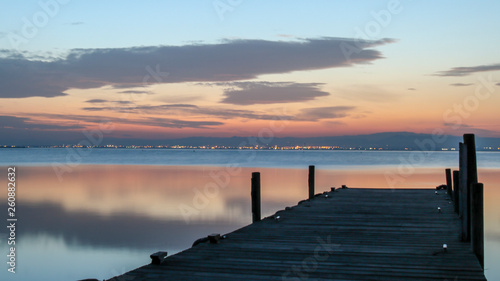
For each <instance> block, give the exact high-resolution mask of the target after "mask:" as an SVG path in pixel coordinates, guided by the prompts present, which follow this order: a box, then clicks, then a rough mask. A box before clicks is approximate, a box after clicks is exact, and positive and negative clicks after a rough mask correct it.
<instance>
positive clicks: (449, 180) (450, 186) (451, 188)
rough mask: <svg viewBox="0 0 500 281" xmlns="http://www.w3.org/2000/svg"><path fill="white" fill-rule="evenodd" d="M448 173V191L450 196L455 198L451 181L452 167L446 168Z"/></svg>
mask: <svg viewBox="0 0 500 281" xmlns="http://www.w3.org/2000/svg"><path fill="white" fill-rule="evenodd" d="M445 174H446V192H448V196H450V198H452V199H453V186H452V183H451V169H446V170H445Z"/></svg>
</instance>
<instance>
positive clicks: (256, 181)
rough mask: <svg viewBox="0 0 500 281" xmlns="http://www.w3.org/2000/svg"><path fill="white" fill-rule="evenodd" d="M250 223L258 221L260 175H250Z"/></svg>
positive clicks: (255, 173)
mask: <svg viewBox="0 0 500 281" xmlns="http://www.w3.org/2000/svg"><path fill="white" fill-rule="evenodd" d="M251 195H252V222H257V221H260V173H259V172H253V173H252V192H251Z"/></svg>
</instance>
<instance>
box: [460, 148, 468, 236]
mask: <svg viewBox="0 0 500 281" xmlns="http://www.w3.org/2000/svg"><path fill="white" fill-rule="evenodd" d="M459 153H460V157H459V167H460V170H459V184H458V187H459V193H460V195H459V200H460V203H459V212H458V214H459V217H460V230H461V231H460V233H461V234H460V237H461V240H462V241H464V242H468V241H470V235H469V233H470V224H469V222H470V221H469V214H470V211H469V210H470V202H469V191H468V188H467V146H466V145H465V144H464V143H460V144H459Z"/></svg>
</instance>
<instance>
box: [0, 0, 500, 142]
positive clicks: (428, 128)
mask: <svg viewBox="0 0 500 281" xmlns="http://www.w3.org/2000/svg"><path fill="white" fill-rule="evenodd" d="M0 11H1V12H0V99H1V100H0V135H1V137H0V144H1V145H4V144H7V145H11V144H14V145H15V144H18V145H26V144H31V145H34V144H58V143H61V142H62V143H69V142H73V143H77V142H78V141H79V140H82V139H85V134H84V133H83V132H85V131H87V132H94V133H95V132H96V131H97V132H101V133H102V134H103V135H104V136H105V137H108V138H113V139H120V138H122V139H127V138H133V139H155V140H158V139H172V138H181V137H189V136H217V137H230V136H257V135H259V134H264V133H267V134H272V135H273V136H280V137H281V136H297V137H300V136H338V135H357V134H370V133H378V132H400V131H408V132H415V133H433V132H438V131H441V130H442V131H444V132H446V133H448V134H452V135H461V134H463V133H464V132H471V133H476V134H478V135H479V136H482V137H500V123H499V122H498V120H499V117H500V111H499V110H498V108H499V105H500V95H499V93H500V52H499V47H500V36H498V34H499V28H500V16H499V14H498V13H499V11H500V2H499V1H493V0H491V1H435V2H432V3H431V2H429V1H403V0H401V1H392V0H391V1H326V0H325V1H290V0H287V1H285V0H282V1H264V0H256V1H248V0H215V1H214V0H200V1H123V0H122V1H69V0H60V1H58V0H41V1H38V0H37V1H31V0H29V1H1V2H0Z"/></svg>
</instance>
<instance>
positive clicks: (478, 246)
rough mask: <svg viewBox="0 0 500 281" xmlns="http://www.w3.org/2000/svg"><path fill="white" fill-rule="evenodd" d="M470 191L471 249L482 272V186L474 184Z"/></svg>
mask: <svg viewBox="0 0 500 281" xmlns="http://www.w3.org/2000/svg"><path fill="white" fill-rule="evenodd" d="M471 189H472V190H471V191H472V192H471V212H472V213H471V227H472V229H471V242H472V243H471V247H472V251H473V252H474V254H475V255H476V257H477V259H478V260H479V263H480V264H481V267H482V268H483V270H484V203H483V197H484V195H483V194H484V193H483V191H484V190H483V189H484V188H483V184H482V183H474V184H473V185H472V188H471Z"/></svg>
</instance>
